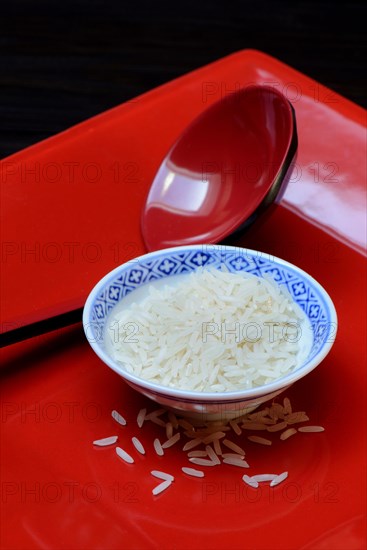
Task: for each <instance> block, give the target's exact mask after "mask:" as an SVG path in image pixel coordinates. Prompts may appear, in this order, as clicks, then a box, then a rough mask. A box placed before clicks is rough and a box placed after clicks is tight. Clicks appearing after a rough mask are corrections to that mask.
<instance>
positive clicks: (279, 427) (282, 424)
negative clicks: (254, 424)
mask: <svg viewBox="0 0 367 550" xmlns="http://www.w3.org/2000/svg"><path fill="white" fill-rule="evenodd" d="M287 426H288V424H287V423H286V422H285V421H283V422H278V423H277V424H273V425H272V426H267V427H266V429H267V431H268V432H280V431H281V430H284V429H285V428H286V427H287Z"/></svg>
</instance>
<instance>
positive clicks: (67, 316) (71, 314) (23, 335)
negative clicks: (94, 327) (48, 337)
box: [0, 307, 83, 348]
mask: <svg viewBox="0 0 367 550" xmlns="http://www.w3.org/2000/svg"><path fill="white" fill-rule="evenodd" d="M82 316H83V308H82V307H81V308H78V309H74V310H71V311H67V312H65V313H61V314H59V315H55V316H52V317H49V318H48V319H42V320H41V321H36V322H35V323H30V324H29V325H24V326H22V327H17V328H14V329H11V330H8V331H6V332H3V333H1V334H0V348H4V347H5V346H10V345H11V344H17V343H18V342H22V341H23V340H28V339H29V338H34V337H35V336H40V335H41V334H46V333H48V332H52V331H54V330H57V329H60V328H65V327H67V326H69V325H75V324H76V323H80V322H81V321H82Z"/></svg>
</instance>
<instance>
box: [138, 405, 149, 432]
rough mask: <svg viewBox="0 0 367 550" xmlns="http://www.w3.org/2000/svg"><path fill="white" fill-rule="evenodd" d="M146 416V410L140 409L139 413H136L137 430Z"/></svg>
mask: <svg viewBox="0 0 367 550" xmlns="http://www.w3.org/2000/svg"><path fill="white" fill-rule="evenodd" d="M146 414H147V410H146V409H140V411H139V413H138V416H137V418H136V422H137V424H138V426H139V428H141V427H142V426H143V424H144V420H145V416H146Z"/></svg>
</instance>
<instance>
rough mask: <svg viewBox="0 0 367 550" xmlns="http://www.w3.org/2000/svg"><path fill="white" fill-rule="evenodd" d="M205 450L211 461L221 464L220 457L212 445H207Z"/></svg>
mask: <svg viewBox="0 0 367 550" xmlns="http://www.w3.org/2000/svg"><path fill="white" fill-rule="evenodd" d="M205 450H206V453H207V455H208V457H209V458H210V460H212V461H213V462H215V463H216V464H220V460H219V458H218V456H217V455H216V453H215V452H214V449H213V448H212V447H211V446H210V445H206V447H205Z"/></svg>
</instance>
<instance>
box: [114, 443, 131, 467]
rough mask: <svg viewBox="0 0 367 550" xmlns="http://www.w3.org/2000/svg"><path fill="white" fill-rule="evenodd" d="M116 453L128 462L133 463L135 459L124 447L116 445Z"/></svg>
mask: <svg viewBox="0 0 367 550" xmlns="http://www.w3.org/2000/svg"><path fill="white" fill-rule="evenodd" d="M116 454H117V455H118V456H119V457H120V458H122V460H123V461H124V462H127V463H128V464H133V463H134V459H133V457H132V456H130V455H129V453H127V452H126V451H124V449H121V447H116Z"/></svg>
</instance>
